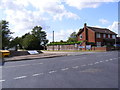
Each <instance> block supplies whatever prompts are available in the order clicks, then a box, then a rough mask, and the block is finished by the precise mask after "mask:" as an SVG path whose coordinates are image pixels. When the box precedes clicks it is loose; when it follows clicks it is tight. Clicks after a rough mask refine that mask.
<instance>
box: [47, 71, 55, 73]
mask: <svg viewBox="0 0 120 90" xmlns="http://www.w3.org/2000/svg"><path fill="white" fill-rule="evenodd" d="M54 72H57V71H50V72H48V73H54Z"/></svg>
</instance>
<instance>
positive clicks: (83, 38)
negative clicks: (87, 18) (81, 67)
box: [77, 30, 85, 41]
mask: <svg viewBox="0 0 120 90" xmlns="http://www.w3.org/2000/svg"><path fill="white" fill-rule="evenodd" d="M80 35H82V39H80ZM77 40H78V41H84V40H85V32H84V30H83V31H82V32H81V33H80V34H79V35H78V36H77Z"/></svg>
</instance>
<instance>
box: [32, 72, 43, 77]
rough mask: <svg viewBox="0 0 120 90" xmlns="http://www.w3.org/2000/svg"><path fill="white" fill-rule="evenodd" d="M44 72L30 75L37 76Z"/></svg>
mask: <svg viewBox="0 0 120 90" xmlns="http://www.w3.org/2000/svg"><path fill="white" fill-rule="evenodd" d="M43 74H44V73H36V74H33V75H32V76H33V77H34V76H39V75H43Z"/></svg>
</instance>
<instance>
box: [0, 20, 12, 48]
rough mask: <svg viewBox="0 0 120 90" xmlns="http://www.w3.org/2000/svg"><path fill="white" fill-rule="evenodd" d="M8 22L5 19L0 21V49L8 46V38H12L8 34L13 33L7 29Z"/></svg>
mask: <svg viewBox="0 0 120 90" xmlns="http://www.w3.org/2000/svg"><path fill="white" fill-rule="evenodd" d="M8 25H9V23H8V22H7V21H5V20H2V21H0V31H1V33H2V35H1V36H2V37H1V38H2V49H5V47H8V45H9V43H10V39H11V38H12V37H11V36H10V35H11V34H13V32H11V31H10V29H9V26H8Z"/></svg>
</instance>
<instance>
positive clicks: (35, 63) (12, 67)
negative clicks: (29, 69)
mask: <svg viewBox="0 0 120 90" xmlns="http://www.w3.org/2000/svg"><path fill="white" fill-rule="evenodd" d="M37 64H43V63H34V64H23V65H16V66H5V67H3V68H13V67H21V66H30V65H37Z"/></svg>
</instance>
